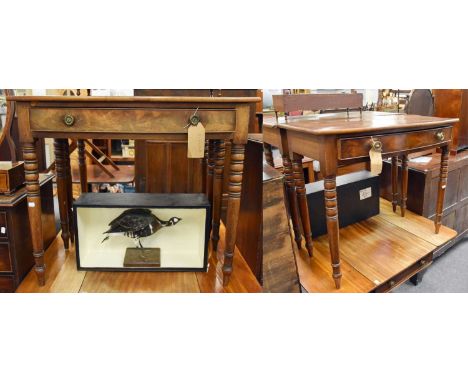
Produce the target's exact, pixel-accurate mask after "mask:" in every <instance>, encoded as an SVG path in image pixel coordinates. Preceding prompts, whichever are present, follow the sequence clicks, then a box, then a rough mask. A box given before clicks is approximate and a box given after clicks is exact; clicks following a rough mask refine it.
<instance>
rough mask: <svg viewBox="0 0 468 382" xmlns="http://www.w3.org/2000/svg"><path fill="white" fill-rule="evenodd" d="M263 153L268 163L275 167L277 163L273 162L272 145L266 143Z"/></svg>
mask: <svg viewBox="0 0 468 382" xmlns="http://www.w3.org/2000/svg"><path fill="white" fill-rule="evenodd" d="M263 153H264V154H265V160H266V162H267V163H268V164H269V165H270V166H271V167H275V162H274V160H273V150H272V148H271V145H270V144H269V143H264V144H263Z"/></svg>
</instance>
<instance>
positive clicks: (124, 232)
mask: <svg viewBox="0 0 468 382" xmlns="http://www.w3.org/2000/svg"><path fill="white" fill-rule="evenodd" d="M209 217H210V203H209V201H208V199H207V197H206V195H204V194H143V193H136V194H135V193H127V194H126V193H116V194H102V193H86V194H82V195H81V196H80V198H79V199H78V200H77V201H75V203H74V218H75V227H77V229H76V257H77V267H78V269H79V270H101V271H105V270H108V271H206V269H207V259H208V239H209V232H210V219H209Z"/></svg>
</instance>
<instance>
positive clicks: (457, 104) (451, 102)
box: [432, 89, 468, 154]
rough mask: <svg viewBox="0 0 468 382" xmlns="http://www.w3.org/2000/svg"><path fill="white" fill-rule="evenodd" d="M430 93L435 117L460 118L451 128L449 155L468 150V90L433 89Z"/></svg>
mask: <svg viewBox="0 0 468 382" xmlns="http://www.w3.org/2000/svg"><path fill="white" fill-rule="evenodd" d="M432 92H433V95H434V105H435V112H434V115H435V116H437V117H457V118H460V122H458V123H455V124H454V126H453V137H452V145H451V147H450V152H451V154H456V153H457V152H459V151H460V150H463V149H466V148H468V89H434V90H433V91H432Z"/></svg>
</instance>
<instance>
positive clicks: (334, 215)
mask: <svg viewBox="0 0 468 382" xmlns="http://www.w3.org/2000/svg"><path fill="white" fill-rule="evenodd" d="M328 165H331V164H328ZM330 167H331V168H328V166H327V165H325V166H322V163H321V166H320V168H321V169H324V171H323V175H324V179H323V181H324V194H325V215H326V219H327V232H328V245H329V246H330V255H331V263H332V269H333V279H334V280H335V286H336V289H340V287H341V267H340V231H339V229H340V228H339V227H340V224H339V220H338V201H337V200H338V199H337V194H336V162H335V164H334V165H333V166H330Z"/></svg>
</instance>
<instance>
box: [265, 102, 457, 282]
mask: <svg viewBox="0 0 468 382" xmlns="http://www.w3.org/2000/svg"><path fill="white" fill-rule="evenodd" d="M317 96H319V95H313V94H309V95H304V94H301V95H287V96H280V97H283V100H282V102H281V103H280V105H287V104H291V105H296V104H298V103H301V102H308V103H311V102H312V101H311V100H306V99H305V97H314V100H313V102H317V103H318V104H319V103H320V98H319V97H317ZM292 97H301V99H299V98H297V99H293V98H292ZM288 98H289V99H288ZM327 102H329V100H328V99H326V98H325V99H324V101H323V103H324V104H325V103H327ZM335 105H336V102H335ZM340 106H341V105H340ZM317 107H318V108H319V109H322V108H325V106H320V105H318V106H317ZM346 108H348V107H346ZM275 109H276V107H275ZM455 122H457V119H443V118H434V117H423V116H414V115H404V114H388V113H378V112H361V113H359V112H353V113H350V114H349V117H348V116H347V115H346V114H344V113H343V114H341V115H340V114H321V115H314V116H309V117H288V118H284V117H282V118H279V119H274V118H271V119H269V120H265V121H264V124H263V134H264V140H265V141H266V142H267V143H270V144H271V145H272V146H275V147H278V148H280V151H281V154H282V157H283V163H284V173H285V184H286V189H287V190H288V194H289V195H290V196H289V198H288V199H289V201H290V202H291V203H295V204H296V205H297V209H295V208H294V207H293V208H290V209H291V210H292V211H294V210H296V211H298V212H299V215H300V221H301V222H302V231H303V235H304V239H305V241H306V248H307V250H308V252H309V255H310V256H312V247H313V246H312V234H311V229H310V220H309V216H308V207H307V200H306V193H305V183H304V177H303V172H302V159H303V157H304V156H308V157H310V158H314V159H317V160H318V161H319V162H320V171H321V173H322V175H323V178H324V188H325V207H326V211H327V230H328V238H329V247H330V255H331V260H332V269H333V278H334V281H335V285H336V288H337V289H339V288H340V285H341V277H342V274H341V269H340V249H339V230H338V208H337V199H336V175H337V169H338V167H339V166H342V165H345V164H346V163H355V162H360V161H363V160H365V159H367V158H368V157H369V155H370V150H371V149H372V150H374V151H377V152H380V153H381V154H387V155H388V154H391V155H392V156H394V157H396V155H402V159H403V175H402V182H401V200H402V202H401V213H402V215H404V213H405V209H406V203H405V202H406V193H407V185H408V183H407V179H408V178H407V163H408V154H409V153H410V152H417V151H421V150H422V149H427V148H433V147H440V148H441V149H442V162H441V167H440V173H441V180H440V182H439V187H438V197H437V207H436V214H435V231H436V233H437V232H438V231H439V229H440V226H441V218H442V207H443V201H444V194H445V187H446V184H447V160H448V145H449V144H450V141H451V135H452V126H451V125H452V124H453V123H455ZM291 157H292V162H291ZM394 167H396V166H394ZM396 189H397V179H396V177H395V176H394V177H393V182H392V195H393V198H392V199H393V202H394V203H393V208H394V210H395V209H396V204H395V201H396ZM293 221H294V219H293ZM296 221H299V218H298V219H296ZM295 232H299V230H298V227H296V229H295ZM295 236H296V235H295ZM299 238H300V235H299V237H297V236H296V239H297V240H296V242H297V243H298V246H299V247H300V245H301V240H298V239H299Z"/></svg>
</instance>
